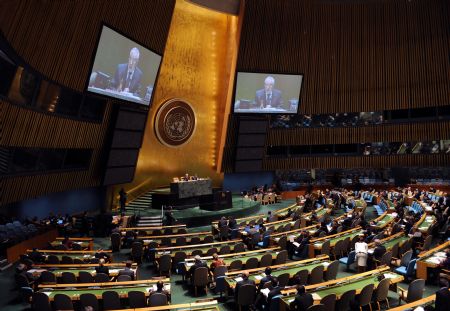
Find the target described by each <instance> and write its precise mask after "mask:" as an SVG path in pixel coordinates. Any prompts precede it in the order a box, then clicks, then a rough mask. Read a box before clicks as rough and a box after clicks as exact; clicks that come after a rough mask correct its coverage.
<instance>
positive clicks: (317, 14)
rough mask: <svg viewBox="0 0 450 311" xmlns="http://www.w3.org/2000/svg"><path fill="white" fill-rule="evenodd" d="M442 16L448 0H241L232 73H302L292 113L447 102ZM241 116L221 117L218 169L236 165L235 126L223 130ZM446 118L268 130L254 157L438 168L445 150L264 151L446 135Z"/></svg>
mask: <svg viewBox="0 0 450 311" xmlns="http://www.w3.org/2000/svg"><path fill="white" fill-rule="evenodd" d="M449 16H450V3H449V2H448V1H447V0H413V1H411V0H389V1H388V0H372V1H354V0H348V1H346V0H342V1H332V0H316V1H309V0H286V1H273V0H246V5H245V19H244V23H243V27H242V33H241V42H240V49H239V54H238V62H237V71H256V72H275V73H283V72H285V73H300V74H303V75H304V79H303V84H302V90H301V94H300V104H299V105H300V108H299V113H300V114H325V113H335V112H363V111H383V110H395V109H411V108H420V107H435V106H442V105H448V104H449V103H450V75H449V72H450V33H449V31H448V30H449V29H450V17H449ZM241 119H242V116H239V115H232V116H231V117H230V120H229V128H228V132H227V134H228V137H227V143H226V146H225V149H224V150H225V151H224V159H223V168H224V171H225V172H233V171H236V169H235V168H236V167H241V166H242V165H236V159H235V155H236V153H237V149H239V146H238V145H237V143H238V141H239V133H236V131H235V130H233V129H231V128H230V125H232V124H234V125H236V124H239V122H240V120H241ZM263 119H264V117H262V122H263ZM449 124H450V122H449V121H440V122H420V123H415V122H411V123H410V124H393V125H383V126H370V127H354V128H321V129H319V128H318V129H312V128H311V129H306V128H305V129H268V131H267V134H266V136H265V143H264V147H265V148H264V152H263V155H262V156H261V158H260V159H256V160H255V161H254V162H255V163H256V164H258V163H261V164H260V165H261V169H262V170H276V169H299V168H344V167H345V168H347V167H391V166H402V165H404V166H422V165H428V166H436V165H445V163H447V161H448V156H447V155H405V156H379V157H376V158H370V159H369V158H364V157H339V156H336V157H328V158H326V157H316V158H312V157H302V158H295V159H294V158H276V159H273V158H268V157H267V155H266V152H267V146H270V145H274V146H279V145H290V144H295V145H315V144H335V143H366V142H376V141H388V140H391V139H392V140H395V141H422V140H428V139H447V137H448V129H449V126H450V125H449ZM239 164H245V165H247V164H248V165H251V163H239Z"/></svg>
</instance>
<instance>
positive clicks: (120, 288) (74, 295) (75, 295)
mask: <svg viewBox="0 0 450 311" xmlns="http://www.w3.org/2000/svg"><path fill="white" fill-rule="evenodd" d="M153 283H154V282H153ZM164 287H165V288H166V290H168V291H169V292H170V284H164ZM152 288H156V285H154V284H152V283H143V284H136V285H128V286H127V285H116V286H105V287H99V288H92V287H91V288H80V289H57V290H48V289H45V288H44V289H42V290H40V292H42V293H44V294H46V295H47V296H48V298H49V299H50V301H53V299H54V298H55V295H56V294H64V295H67V296H69V297H70V299H72V300H79V299H80V295H81V294H94V295H95V296H97V299H102V294H103V293H104V292H106V291H115V292H117V293H118V294H119V297H121V298H127V297H128V292H130V291H139V292H144V293H145V295H146V296H148V294H149V290H150V289H152Z"/></svg>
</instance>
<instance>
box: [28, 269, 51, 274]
mask: <svg viewBox="0 0 450 311" xmlns="http://www.w3.org/2000/svg"><path fill="white" fill-rule="evenodd" d="M44 271H47V270H45V269H30V270H28V272H30V273H42V272H44Z"/></svg>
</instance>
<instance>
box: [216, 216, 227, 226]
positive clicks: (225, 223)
mask: <svg viewBox="0 0 450 311" xmlns="http://www.w3.org/2000/svg"><path fill="white" fill-rule="evenodd" d="M226 225H228V220H227V219H226V218H225V217H222V218H220V220H219V223H218V226H219V228H222V227H225V226H226Z"/></svg>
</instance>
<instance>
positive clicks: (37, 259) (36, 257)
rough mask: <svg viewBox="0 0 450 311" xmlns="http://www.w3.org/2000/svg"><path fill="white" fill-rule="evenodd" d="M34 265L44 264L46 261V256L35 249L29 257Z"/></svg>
mask: <svg viewBox="0 0 450 311" xmlns="http://www.w3.org/2000/svg"><path fill="white" fill-rule="evenodd" d="M28 257H30V259H31V260H32V261H33V263H42V262H44V261H45V256H44V255H42V253H41V252H40V251H39V250H38V249H37V248H33V251H32V252H31V253H30V254H29V255H28Z"/></svg>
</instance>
